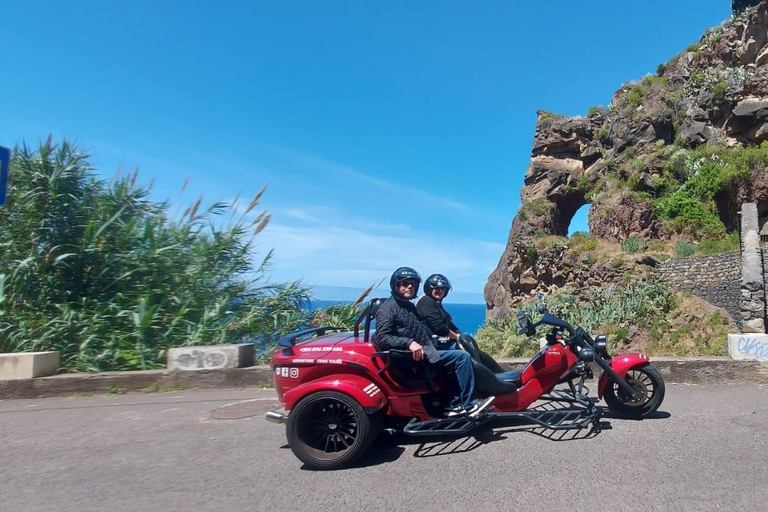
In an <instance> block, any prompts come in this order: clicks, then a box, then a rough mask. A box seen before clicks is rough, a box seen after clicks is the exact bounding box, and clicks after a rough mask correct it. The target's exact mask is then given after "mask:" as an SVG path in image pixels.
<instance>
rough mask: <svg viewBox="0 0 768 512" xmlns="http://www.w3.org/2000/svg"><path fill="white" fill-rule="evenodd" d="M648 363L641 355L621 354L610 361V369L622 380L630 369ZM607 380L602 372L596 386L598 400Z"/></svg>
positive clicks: (644, 356) (646, 358)
mask: <svg viewBox="0 0 768 512" xmlns="http://www.w3.org/2000/svg"><path fill="white" fill-rule="evenodd" d="M650 362H651V361H650V360H649V359H648V356H646V355H643V354H621V355H620V356H616V357H614V358H613V359H611V361H610V363H611V368H613V371H615V372H616V373H617V374H618V375H619V377H621V378H624V376H625V375H626V374H627V372H628V371H629V370H630V369H632V368H635V367H639V366H645V365H647V364H648V363H650ZM608 380H609V378H608V375H606V373H605V372H603V375H602V376H601V377H600V384H599V385H598V386H597V397H598V398H603V393H605V388H606V386H607V385H608Z"/></svg>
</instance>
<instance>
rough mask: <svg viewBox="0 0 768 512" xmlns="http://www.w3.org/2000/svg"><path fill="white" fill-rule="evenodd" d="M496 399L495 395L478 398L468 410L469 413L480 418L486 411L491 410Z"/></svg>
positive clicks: (472, 416) (471, 416)
mask: <svg viewBox="0 0 768 512" xmlns="http://www.w3.org/2000/svg"><path fill="white" fill-rule="evenodd" d="M494 400H496V397H495V396H489V397H488V398H484V399H483V400H477V401H475V403H474V404H472V407H470V408H469V409H468V410H467V413H468V415H469V417H470V418H478V417H480V416H481V415H483V414H484V413H488V412H490V409H489V407H490V406H491V404H492V403H493V401H494Z"/></svg>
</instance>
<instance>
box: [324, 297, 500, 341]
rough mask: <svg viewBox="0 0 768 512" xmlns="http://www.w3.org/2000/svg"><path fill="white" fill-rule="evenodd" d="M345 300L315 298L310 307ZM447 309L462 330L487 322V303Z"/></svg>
mask: <svg viewBox="0 0 768 512" xmlns="http://www.w3.org/2000/svg"><path fill="white" fill-rule="evenodd" d="M351 302H352V301H343V300H313V301H312V302H311V304H310V309H317V308H327V307H328V306H331V305H333V304H350V303H351ZM445 310H446V311H448V313H449V314H450V315H451V316H452V317H453V322H454V323H455V324H456V325H457V326H458V327H459V329H461V331H462V332H466V333H468V334H473V335H474V334H475V333H476V332H477V330H478V329H479V328H480V326H481V325H483V323H484V322H485V304H445Z"/></svg>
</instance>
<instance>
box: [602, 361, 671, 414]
mask: <svg viewBox="0 0 768 512" xmlns="http://www.w3.org/2000/svg"><path fill="white" fill-rule="evenodd" d="M624 379H625V380H626V381H627V382H628V383H629V385H630V386H632V387H633V388H635V389H636V390H638V391H640V392H641V396H640V398H638V399H635V400H632V398H631V397H629V396H627V394H626V393H624V392H623V391H622V390H621V388H619V385H618V384H616V383H615V382H613V381H608V386H607V387H606V389H605V403H606V404H608V407H609V408H610V409H611V410H612V411H614V412H615V413H616V414H618V415H619V416H622V417H625V418H633V419H641V418H647V417H648V416H650V415H651V414H653V413H654V412H655V411H656V410H657V409H658V408H659V406H660V405H661V402H663V401H664V392H665V387H664V379H663V378H662V376H661V373H659V370H657V369H656V367H655V366H653V365H650V364H649V365H646V366H641V367H639V368H630V369H629V370H628V371H627V374H626V375H625V376H624Z"/></svg>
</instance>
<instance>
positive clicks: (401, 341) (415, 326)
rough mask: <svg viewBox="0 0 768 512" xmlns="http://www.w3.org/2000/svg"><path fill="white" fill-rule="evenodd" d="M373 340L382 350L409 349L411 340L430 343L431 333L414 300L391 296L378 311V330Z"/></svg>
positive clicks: (420, 343)
mask: <svg viewBox="0 0 768 512" xmlns="http://www.w3.org/2000/svg"><path fill="white" fill-rule="evenodd" d="M373 341H374V342H375V343H376V344H377V345H378V346H379V348H380V349H381V350H389V349H392V348H394V349H401V350H408V347H409V346H410V344H411V342H413V341H416V342H418V343H419V345H421V346H425V345H427V344H429V343H430V335H429V332H428V330H427V328H426V327H425V326H424V324H422V323H421V320H420V319H419V315H418V313H417V312H416V306H414V305H413V303H412V302H410V301H407V300H402V299H397V298H395V297H394V296H392V297H390V298H389V299H387V300H386V301H384V304H382V305H381V306H379V310H378V311H376V332H375V333H374V336H373Z"/></svg>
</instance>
